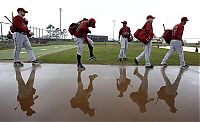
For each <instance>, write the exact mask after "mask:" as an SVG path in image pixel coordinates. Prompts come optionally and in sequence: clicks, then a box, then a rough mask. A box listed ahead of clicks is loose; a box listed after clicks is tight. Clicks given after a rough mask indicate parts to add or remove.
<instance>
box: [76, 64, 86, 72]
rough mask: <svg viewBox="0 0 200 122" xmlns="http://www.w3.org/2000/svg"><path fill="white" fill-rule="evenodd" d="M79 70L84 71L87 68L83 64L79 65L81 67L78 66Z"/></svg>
mask: <svg viewBox="0 0 200 122" xmlns="http://www.w3.org/2000/svg"><path fill="white" fill-rule="evenodd" d="M77 70H78V71H83V70H85V67H84V66H83V65H82V64H79V65H77Z"/></svg>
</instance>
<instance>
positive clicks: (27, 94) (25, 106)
mask: <svg viewBox="0 0 200 122" xmlns="http://www.w3.org/2000/svg"><path fill="white" fill-rule="evenodd" d="M37 68H38V66H35V65H34V66H33V67H32V70H31V73H30V76H29V79H28V81H27V83H26V84H25V82H24V80H23V78H22V75H21V71H20V67H15V72H16V80H17V82H18V95H17V101H18V102H19V104H20V106H21V109H22V110H23V111H26V112H27V113H26V115H27V116H31V115H32V114H34V113H35V111H34V110H33V109H32V108H31V106H33V105H34V100H35V99H37V98H38V95H35V91H36V89H35V88H33V84H34V79H35V72H36V69H37ZM34 95H35V96H34ZM17 107H18V106H17ZM17 107H16V108H15V110H16V109H17Z"/></svg>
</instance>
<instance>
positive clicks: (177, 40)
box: [161, 17, 189, 68]
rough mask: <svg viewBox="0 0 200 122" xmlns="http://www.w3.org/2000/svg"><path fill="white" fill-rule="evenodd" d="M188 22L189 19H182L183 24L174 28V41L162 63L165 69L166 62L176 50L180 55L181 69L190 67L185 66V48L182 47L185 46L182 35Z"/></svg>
mask: <svg viewBox="0 0 200 122" xmlns="http://www.w3.org/2000/svg"><path fill="white" fill-rule="evenodd" d="M187 21H189V20H188V18H187V17H182V18H181V23H179V24H177V25H175V26H174V28H173V29H172V40H171V42H170V49H169V51H168V52H167V54H166V55H165V57H164V58H163V60H162V62H161V65H163V66H164V67H167V64H166V62H167V60H168V58H169V57H170V56H171V54H172V53H173V52H174V51H175V50H176V52H177V53H178V56H179V60H180V65H181V67H183V68H188V67H189V66H188V65H186V64H185V60H184V54H183V47H182V46H184V42H183V39H182V35H183V31H184V25H185V24H186V23H187Z"/></svg>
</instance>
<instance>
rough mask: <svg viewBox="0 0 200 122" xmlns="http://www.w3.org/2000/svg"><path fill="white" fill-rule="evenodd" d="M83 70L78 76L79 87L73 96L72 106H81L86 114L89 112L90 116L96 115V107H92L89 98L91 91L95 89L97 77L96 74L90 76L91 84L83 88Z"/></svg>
mask: <svg viewBox="0 0 200 122" xmlns="http://www.w3.org/2000/svg"><path fill="white" fill-rule="evenodd" d="M81 72H82V71H78V76H77V83H78V88H77V92H76V94H75V96H74V97H72V98H71V100H70V103H71V107H72V108H79V109H80V110H82V111H83V113H84V114H88V115H89V116H94V114H95V111H94V110H95V109H94V108H91V107H90V105H89V104H90V103H89V98H90V96H91V93H92V91H93V81H94V79H95V78H96V77H97V75H96V74H93V75H90V76H89V85H88V88H87V89H83V83H82V80H81Z"/></svg>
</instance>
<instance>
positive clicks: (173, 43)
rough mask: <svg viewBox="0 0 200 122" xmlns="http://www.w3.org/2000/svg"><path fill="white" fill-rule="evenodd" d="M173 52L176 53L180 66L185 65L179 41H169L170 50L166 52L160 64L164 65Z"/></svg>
mask: <svg viewBox="0 0 200 122" xmlns="http://www.w3.org/2000/svg"><path fill="white" fill-rule="evenodd" d="M175 50H176V52H177V53H178V56H179V60H180V65H181V66H184V65H185V60H184V54H183V47H182V43H181V41H180V40H171V42H170V49H169V51H168V52H167V54H166V55H165V57H164V58H163V60H162V62H161V64H166V62H167V60H168V58H169V57H170V56H171V55H172V53H173V52H174V51H175Z"/></svg>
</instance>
